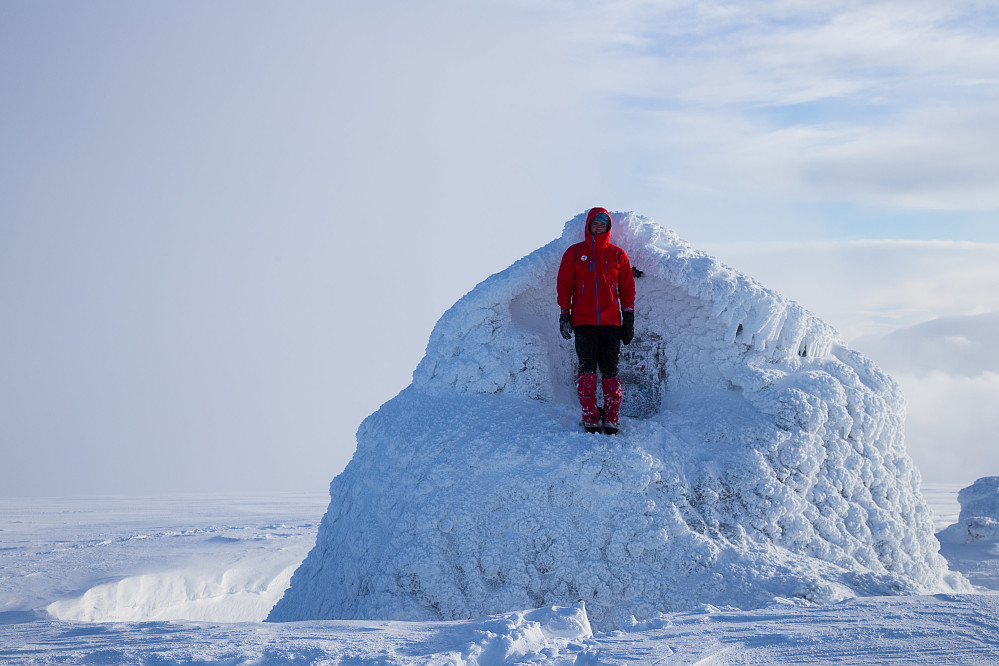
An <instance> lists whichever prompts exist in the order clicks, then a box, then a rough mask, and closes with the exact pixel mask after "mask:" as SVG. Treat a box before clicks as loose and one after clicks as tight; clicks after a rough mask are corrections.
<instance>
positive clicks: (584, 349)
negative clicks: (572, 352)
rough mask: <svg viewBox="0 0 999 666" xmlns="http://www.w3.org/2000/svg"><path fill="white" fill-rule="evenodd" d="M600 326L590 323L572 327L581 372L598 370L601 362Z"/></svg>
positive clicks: (582, 373) (586, 372) (584, 373)
mask: <svg viewBox="0 0 999 666" xmlns="http://www.w3.org/2000/svg"><path fill="white" fill-rule="evenodd" d="M598 328H600V327H599V326H591V325H589V324H587V325H583V326H576V327H574V328H573V329H572V332H573V335H574V337H575V339H576V356H578V357H579V370H578V372H579V374H581V375H586V374H589V373H591V372H596V371H597V364H598V362H599V358H600V357H599V350H600V347H599V344H600V343H599V337H598V332H597V329H598Z"/></svg>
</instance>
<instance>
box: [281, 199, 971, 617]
mask: <svg viewBox="0 0 999 666" xmlns="http://www.w3.org/2000/svg"><path fill="white" fill-rule="evenodd" d="M583 219H584V216H583V215H580V216H577V217H576V218H575V219H573V220H570V221H569V222H568V223H567V224H566V227H565V230H564V232H563V234H562V236H561V237H560V238H558V239H557V240H555V241H553V242H552V243H550V244H548V245H546V246H544V247H542V248H540V249H538V250H537V251H535V252H533V253H532V254H530V255H529V256H527V257H525V258H523V259H521V260H520V261H518V262H516V263H515V264H513V265H512V266H510V267H509V268H508V269H506V270H504V271H502V272H500V273H498V274H496V275H493V276H491V277H490V278H488V279H487V280H485V281H483V282H482V283H480V284H479V285H478V286H476V287H475V288H474V289H473V290H472V291H471V292H470V293H468V294H467V295H465V296H464V297H463V298H461V299H460V300H459V301H458V302H457V303H456V304H455V305H454V306H453V307H452V308H451V309H449V310H448V311H447V312H446V313H445V314H444V315H443V316H442V317H441V319H440V321H439V322H438V323H437V326H436V327H435V329H434V331H433V333H432V335H431V338H430V342H429V344H428V346H427V352H426V356H425V358H424V359H423V360H422V361H421V363H420V364H419V366H418V367H417V369H416V371H415V373H414V376H413V383H412V385H410V386H409V387H408V388H406V389H405V390H404V391H402V392H401V393H400V394H399V395H397V396H396V397H395V398H393V399H392V400H390V401H389V402H387V403H386V404H384V405H383V406H382V407H381V408H380V409H379V410H378V411H377V412H375V413H374V414H372V415H371V416H369V417H368V418H367V419H366V420H365V421H364V422H363V423H362V425H361V427H360V429H359V430H358V433H357V443H358V446H357V451H356V452H355V455H354V458H353V459H352V460H351V462H350V464H349V465H348V466H347V468H346V469H345V470H344V471H343V473H342V474H340V475H339V476H337V477H336V478H335V479H334V480H333V482H332V484H331V486H330V494H331V503H330V506H329V509H328V511H327V513H326V515H325V517H324V519H323V522H322V524H321V526H320V529H319V533H318V536H317V541H316V545H315V547H314V548H313V550H312V551H311V552H310V554H309V555H308V557H307V558H306V559H305V561H304V562H303V563H302V566H301V567H300V568H299V569H298V570H297V571H296V573H295V574H294V576H293V577H292V581H291V586H290V588H289V589H288V590H287V592H286V593H285V595H284V597H283V598H282V599H281V600H280V601H279V602H278V604H277V605H276V606H275V607H274V609H273V610H272V611H271V613H270V616H269V618H268V619H269V620H272V621H285V620H302V619H406V620H433V619H446V620H449V619H467V618H474V617H479V616H483V615H488V614H495V613H502V612H506V611H511V610H516V609H522V608H540V607H544V606H550V605H559V606H566V605H571V604H574V603H576V602H578V601H584V602H585V603H586V607H587V611H588V613H589V618H590V621H591V622H592V623H593V626H594V627H595V628H597V629H600V630H604V629H609V628H613V627H618V626H622V625H625V624H627V623H628V622H632V621H633V617H638V618H642V617H652V616H655V615H657V614H658V613H659V612H667V611H674V610H683V609H690V608H696V607H700V606H701V605H702V604H705V603H709V604H713V605H716V606H734V607H739V608H753V607H759V606H763V605H766V604H769V603H772V602H773V601H774V600H775V599H777V598H785V599H797V600H799V601H800V602H802V603H804V602H832V601H837V600H840V599H843V598H846V597H850V596H855V595H890V594H903V593H917V592H937V591H958V590H967V589H970V588H969V586H968V584H967V582H966V581H965V580H964V579H963V578H962V577H961V576H960V575H958V574H953V573H951V572H949V571H948V570H947V566H946V563H945V561H944V560H943V558H942V557H940V555H939V554H938V548H939V544H938V542H937V541H936V539H935V538H934V535H933V523H932V520H931V516H930V511H929V509H928V507H927V505H926V504H925V502H924V501H923V499H922V497H921V495H920V493H919V489H918V486H919V475H918V472H917V471H916V470H915V468H914V467H913V465H912V462H911V460H910V459H909V457H908V455H907V454H906V452H905V448H904V445H903V433H902V427H903V412H904V405H903V400H902V397H901V395H900V392H899V389H898V386H897V385H896V384H895V382H894V381H893V380H891V379H890V378H889V377H887V376H886V375H885V374H884V373H882V372H881V371H880V370H879V369H878V368H877V367H876V366H875V365H874V364H873V363H872V362H871V361H869V360H868V359H866V358H864V357H863V356H861V355H860V354H858V353H856V352H854V351H851V350H850V349H848V348H847V347H846V346H844V345H843V344H842V343H841V342H840V341H839V340H838V339H837V335H836V333H835V332H834V331H833V330H832V329H831V328H830V327H829V326H828V325H826V324H825V323H824V322H822V321H820V320H819V319H818V318H816V317H815V316H813V315H811V314H810V313H808V312H807V311H805V310H804V309H803V308H801V307H800V306H799V305H797V304H795V303H793V302H790V301H788V300H786V299H784V298H783V297H781V296H780V295H779V294H777V293H775V292H773V291H772V290H769V289H766V288H765V287H763V286H762V285H760V284H759V283H758V282H756V281H754V280H753V279H751V278H749V277H747V276H745V275H742V274H740V273H738V272H737V271H734V270H732V269H730V268H727V267H725V266H723V265H721V264H720V263H719V262H718V261H716V260H715V259H713V258H712V257H710V256H708V255H706V254H704V253H702V252H698V251H695V250H694V249H692V248H691V247H690V246H689V245H687V244H686V243H684V242H683V241H681V240H680V239H679V238H678V237H677V236H676V235H675V234H674V233H672V232H670V231H668V230H666V229H664V228H662V227H660V226H658V225H656V224H655V223H653V222H652V221H650V220H648V219H646V218H643V217H641V216H637V215H634V214H631V213H615V214H614V215H613V220H614V226H613V231H612V238H611V240H612V242H614V243H615V244H617V245H620V246H621V247H623V248H624V249H625V250H626V251H627V252H628V254H629V255H630V257H631V260H632V263H633V265H634V266H636V267H637V268H639V269H641V270H642V271H643V272H644V276H643V277H641V278H639V279H638V280H637V281H636V282H637V289H638V296H637V301H636V312H637V316H636V339H635V341H634V342H633V343H632V345H630V346H629V347H625V348H623V349H624V352H625V353H624V355H623V357H622V367H621V375H622V381H623V383H624V385H625V398H624V407H623V409H622V414H623V415H624V416H625V418H623V419H622V422H621V427H622V429H621V434H620V435H619V436H617V437H607V436H602V435H587V434H584V433H583V432H581V427H580V425H579V406H578V403H577V402H576V398H575V391H574V377H575V369H574V364H575V356H574V353H573V348H572V343H571V342H566V341H563V340H562V339H561V337H560V336H559V333H558V327H557V307H556V305H555V289H554V285H555V274H556V271H557V269H558V264H559V260H560V258H561V255H562V252H563V251H564V250H565V248H567V247H568V246H569V245H570V244H572V243H574V242H576V241H577V240H579V239H580V238H582V235H583V226H582V225H583Z"/></svg>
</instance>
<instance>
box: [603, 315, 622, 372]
mask: <svg viewBox="0 0 999 666" xmlns="http://www.w3.org/2000/svg"><path fill="white" fill-rule="evenodd" d="M597 329H598V333H597V335H598V339H599V342H598V344H599V347H598V354H597V362H598V364H599V366H600V374H601V375H603V376H604V377H617V366H618V361H620V359H621V327H620V326H597Z"/></svg>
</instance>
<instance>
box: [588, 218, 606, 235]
mask: <svg viewBox="0 0 999 666" xmlns="http://www.w3.org/2000/svg"><path fill="white" fill-rule="evenodd" d="M607 227H608V225H607V223H606V222H604V221H603V220H602V219H600V218H593V219H592V220H590V233H591V234H593V235H594V236H595V235H597V234H603V233H607Z"/></svg>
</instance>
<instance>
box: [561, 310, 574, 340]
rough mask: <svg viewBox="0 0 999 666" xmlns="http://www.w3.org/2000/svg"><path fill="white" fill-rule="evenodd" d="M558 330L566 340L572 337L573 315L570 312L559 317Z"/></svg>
mask: <svg viewBox="0 0 999 666" xmlns="http://www.w3.org/2000/svg"><path fill="white" fill-rule="evenodd" d="M558 330H559V333H561V334H562V337H563V338H565V339H566V340H568V339H569V338H571V337H572V315H570V314H569V313H568V312H563V313H562V314H561V315H559V318H558Z"/></svg>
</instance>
